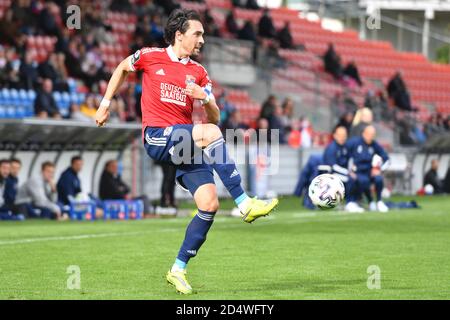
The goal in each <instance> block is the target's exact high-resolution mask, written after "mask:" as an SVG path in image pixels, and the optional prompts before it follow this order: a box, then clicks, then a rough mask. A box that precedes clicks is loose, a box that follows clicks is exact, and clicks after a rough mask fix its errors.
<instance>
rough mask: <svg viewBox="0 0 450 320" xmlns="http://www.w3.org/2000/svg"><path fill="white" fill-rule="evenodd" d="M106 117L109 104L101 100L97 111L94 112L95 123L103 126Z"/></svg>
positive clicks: (107, 116)
mask: <svg viewBox="0 0 450 320" xmlns="http://www.w3.org/2000/svg"><path fill="white" fill-rule="evenodd" d="M108 118H109V106H108V105H107V104H106V103H104V102H103V101H102V102H101V103H100V106H99V107H98V109H97V112H96V113H95V123H96V124H97V126H98V127H103V126H104V125H105V123H106V120H108Z"/></svg>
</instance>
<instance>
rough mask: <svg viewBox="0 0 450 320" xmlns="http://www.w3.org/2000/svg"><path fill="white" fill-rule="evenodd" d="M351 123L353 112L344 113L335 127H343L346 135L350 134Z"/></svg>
mask: <svg viewBox="0 0 450 320" xmlns="http://www.w3.org/2000/svg"><path fill="white" fill-rule="evenodd" d="M352 123H353V112H346V113H344V114H343V115H342V116H341V117H340V118H339V122H338V123H337V125H336V127H344V128H345V129H347V135H348V134H350V130H351V128H352Z"/></svg>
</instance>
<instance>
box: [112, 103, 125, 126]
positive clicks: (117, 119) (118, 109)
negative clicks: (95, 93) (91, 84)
mask: <svg viewBox="0 0 450 320" xmlns="http://www.w3.org/2000/svg"><path fill="white" fill-rule="evenodd" d="M109 109H110V110H109V121H110V122H111V123H121V122H125V120H126V116H125V103H124V101H123V99H122V98H120V97H119V98H114V99H112V100H111V105H110V107H109Z"/></svg>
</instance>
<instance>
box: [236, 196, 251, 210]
mask: <svg viewBox="0 0 450 320" xmlns="http://www.w3.org/2000/svg"><path fill="white" fill-rule="evenodd" d="M249 203H250V197H247V198H246V199H245V200H243V201H242V202H241V203H239V204H238V205H237V206H238V208H239V210H240V211H241V212H243V213H244V212H246V211H247V207H248V205H249Z"/></svg>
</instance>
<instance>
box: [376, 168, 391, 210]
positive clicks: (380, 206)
mask: <svg viewBox="0 0 450 320" xmlns="http://www.w3.org/2000/svg"><path fill="white" fill-rule="evenodd" d="M372 182H373V184H374V185H375V192H376V195H377V202H376V210H378V211H380V212H388V211H389V208H388V207H387V206H386V204H385V203H384V202H383V200H382V199H381V192H382V191H383V188H384V183H383V177H382V176H381V175H377V176H374V177H372Z"/></svg>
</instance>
